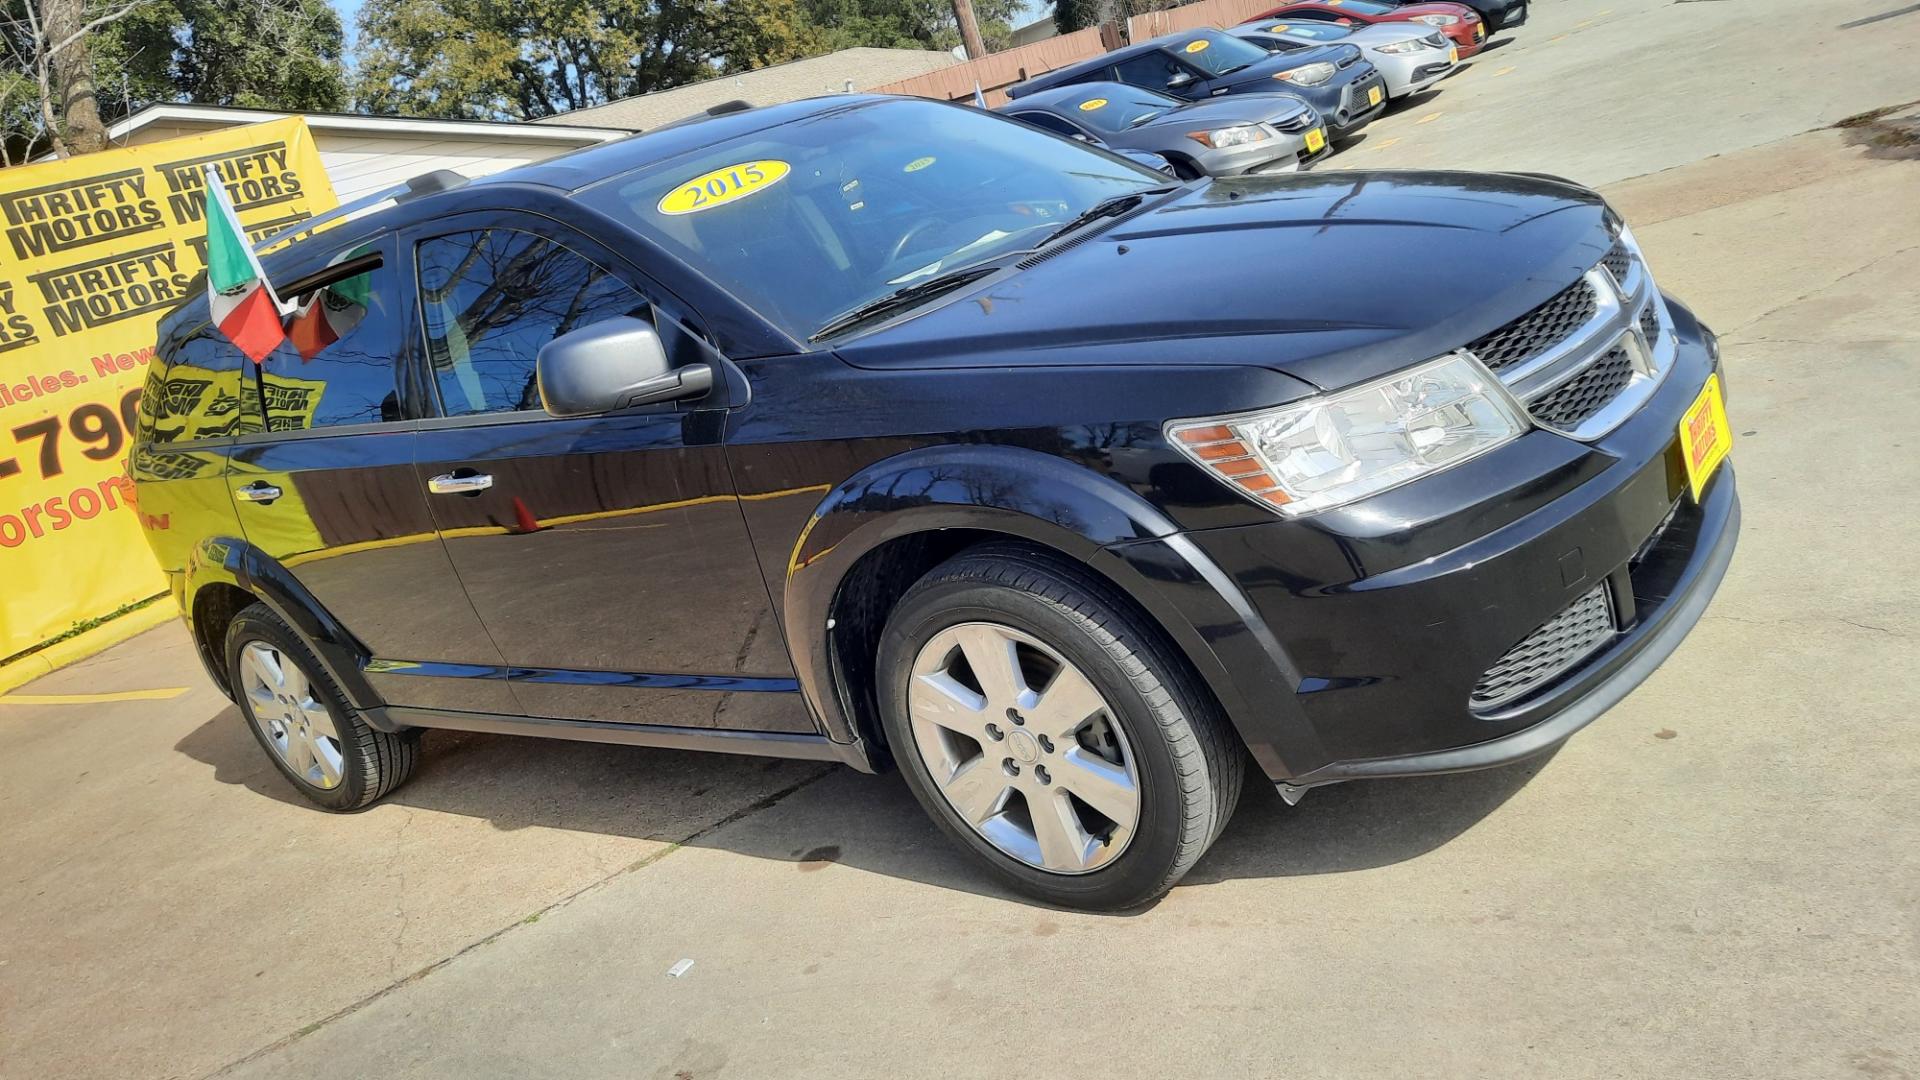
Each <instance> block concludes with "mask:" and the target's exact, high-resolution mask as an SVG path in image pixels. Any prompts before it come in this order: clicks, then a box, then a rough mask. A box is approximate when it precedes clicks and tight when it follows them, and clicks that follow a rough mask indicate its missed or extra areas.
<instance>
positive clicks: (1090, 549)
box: [783, 446, 1232, 769]
mask: <svg viewBox="0 0 1920 1080" xmlns="http://www.w3.org/2000/svg"><path fill="white" fill-rule="evenodd" d="M1176 532H1177V528H1176V527H1175V525H1174V523H1173V522H1172V521H1171V520H1170V519H1168V518H1167V517H1166V516H1165V515H1163V514H1162V513H1160V511H1159V510H1157V509H1156V508H1154V507H1153V506H1152V504H1150V503H1148V502H1147V501H1146V500H1145V499H1143V498H1141V497H1140V496H1139V495H1138V494H1136V493H1134V492H1133V491H1132V490H1130V489H1128V488H1127V487H1125V486H1123V485H1122V484H1120V483H1119V482H1118V481H1115V480H1113V479H1111V478H1110V477H1107V476H1104V475H1102V474H1100V473H1096V472H1094V471H1093V470H1091V469H1087V468H1085V467H1083V466H1080V465H1077V464H1074V463H1072V462H1069V461H1067V460H1065V459H1062V458H1059V457H1055V456H1052V455H1048V454H1042V453H1039V452H1037V451H1031V450H1024V449H1018V448H1011V447H983V446H939V447H928V448H925V449H922V450H916V451H910V452H908V453H906V454H902V455H898V456H896V457H893V458H888V459H886V460H884V461H881V462H877V463H875V464H874V465H871V466H869V467H868V468H867V469H864V470H862V471H861V472H860V473H859V474H857V475H855V476H854V477H852V478H850V479H849V480H847V481H846V482H844V483H842V484H840V485H839V486H838V487H836V488H835V489H834V490H833V491H832V492H830V493H828V495H827V496H826V497H825V498H824V499H822V501H821V503H820V505H819V507H818V508H816V510H815V512H814V514H813V516H812V518H811V519H810V521H809V523H808V526H807V528H806V529H805V530H804V531H803V532H802V534H801V536H800V538H799V539H798V541H797V542H796V544H795V546H794V549H793V551H792V553H791V555H790V557H789V559H788V562H787V578H786V582H785V588H784V596H785V599H786V603H785V605H784V608H783V628H784V629H785V631H786V634H787V641H788V642H789V645H790V652H791V654H792V656H793V662H794V667H795V670H796V672H797V673H798V675H799V678H800V684H801V687H802V689H803V691H804V692H805V693H806V695H807V698H808V701H809V703H810V705H811V706H812V707H813V709H814V711H815V716H816V717H817V718H818V719H819V720H820V723H821V725H822V729H823V730H824V732H825V733H826V735H827V736H828V738H830V739H832V740H833V741H835V742H837V743H844V744H849V745H850V746H851V747H852V748H853V751H854V752H853V754H852V755H850V756H851V757H852V758H853V759H854V760H855V761H856V763H865V765H866V766H867V767H868V768H869V769H877V768H879V767H881V766H883V765H884V764H885V763H886V760H887V754H886V748H885V744H884V739H883V738H882V736H881V735H880V726H879V723H878V720H879V711H878V710H879V705H878V701H877V699H876V697H875V694H874V689H873V686H874V679H873V676H874V673H875V657H874V652H875V649H876V648H877V645H878V642H879V634H880V631H881V630H882V629H883V628H884V627H885V625H886V619H887V616H888V615H889V614H890V613H891V611H892V609H893V606H894V605H895V604H896V603H897V602H898V601H899V599H900V597H901V596H903V595H904V594H905V593H906V591H907V589H908V588H909V587H910V586H912V584H913V583H914V582H915V581H917V580H919V579H920V577H921V576H923V575H924V574H925V573H926V572H927V571H928V570H931V569H932V568H933V567H935V566H937V565H939V564H940V563H941V562H944V561H945V560H947V559H949V558H951V557H953V556H954V555H956V554H958V553H959V552H961V551H964V550H966V549H968V548H971V547H975V546H978V545H980V544H984V543H993V542H1012V543H1018V544H1020V545H1022V546H1024V547H1027V548H1029V549H1031V550H1033V551H1035V552H1037V553H1040V554H1043V555H1046V556H1049V557H1052V558H1055V559H1059V560H1063V561H1065V562H1067V563H1069V564H1072V565H1075V566H1077V567H1079V568H1081V569H1083V570H1086V571H1090V572H1091V573H1092V574H1094V575H1095V577H1097V578H1098V579H1099V580H1100V581H1101V582H1102V583H1103V584H1104V585H1106V586H1107V587H1108V588H1110V589H1111V590H1112V591H1113V592H1114V594H1115V595H1116V596H1117V597H1119V598H1120V599H1122V600H1124V601H1125V602H1127V603H1129V604H1131V605H1133V606H1134V607H1135V608H1137V609H1138V610H1139V611H1140V613H1141V614H1143V615H1144V616H1145V617H1146V618H1148V619H1149V620H1151V621H1152V623H1153V624H1154V625H1155V626H1157V627H1158V628H1159V629H1160V630H1161V631H1162V632H1163V633H1165V634H1166V635H1167V637H1168V638H1169V640H1170V641H1171V642H1172V644H1173V645H1174V647H1175V649H1176V651H1177V652H1178V653H1179V654H1181V655H1182V656H1183V657H1184V658H1185V659H1186V660H1187V662H1188V663H1189V664H1190V665H1191V666H1192V668H1193V669H1194V672H1195V673H1196V674H1197V675H1198V676H1199V681H1200V683H1201V685H1202V686H1204V687H1206V688H1207V689H1208V690H1209V692H1213V693H1215V695H1216V698H1217V697H1218V696H1219V694H1218V688H1219V687H1220V686H1221V685H1222V684H1223V683H1222V680H1224V679H1225V677H1226V673H1225V671H1224V670H1223V669H1222V668H1221V666H1220V662H1219V659H1218V658H1217V657H1216V656H1215V655H1214V653H1213V650H1212V649H1211V648H1210V647H1209V646H1208V644H1207V642H1206V640H1205V638H1204V637H1203V636H1202V635H1201V633H1200V632H1199V630H1198V629H1196V628H1195V627H1194V626H1193V624H1192V623H1191V622H1189V621H1188V620H1187V619H1186V618H1185V617H1184V616H1183V615H1182V614H1181V611H1180V610H1179V608H1177V607H1176V606H1175V605H1174V604H1173V603H1172V602H1171V601H1170V600H1169V599H1168V598H1167V597H1166V596H1165V595H1163V594H1162V593H1161V592H1160V591H1159V590H1158V589H1156V588H1155V587H1154V586H1153V584H1152V582H1151V581H1150V580H1149V579H1148V578H1147V577H1146V576H1145V575H1143V574H1142V573H1141V572H1140V571H1139V570H1138V569H1137V568H1136V567H1135V565H1134V564H1133V563H1132V562H1130V561H1129V560H1127V559H1125V558H1122V557H1121V556H1119V555H1117V554H1115V553H1114V552H1113V551H1110V550H1108V548H1109V546H1110V545H1116V544H1118V545H1124V544H1126V543H1127V542H1129V541H1141V540H1149V539H1155V538H1161V537H1167V536H1170V535H1173V534H1174V533H1176ZM1221 704H1222V705H1223V706H1226V705H1227V704H1228V703H1226V702H1221ZM1228 711H1229V713H1231V711H1232V710H1231V709H1229V710H1228Z"/></svg>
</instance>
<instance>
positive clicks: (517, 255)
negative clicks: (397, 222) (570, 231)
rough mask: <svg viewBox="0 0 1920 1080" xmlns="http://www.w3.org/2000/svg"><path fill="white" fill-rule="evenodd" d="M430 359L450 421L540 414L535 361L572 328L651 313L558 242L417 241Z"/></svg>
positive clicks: (523, 235) (511, 237) (495, 236)
mask: <svg viewBox="0 0 1920 1080" xmlns="http://www.w3.org/2000/svg"><path fill="white" fill-rule="evenodd" d="M419 263H420V308H421V312H422V315H423V317H424V319H425V323H426V334H427V358H428V360H429V362H430V363H431V364H432V366H433V378H434V383H435V385H436V386H437V387H438V388H439V392H440V405H441V408H442V410H443V411H444V412H445V414H446V415H448V416H473V415H477V414H481V413H494V412H519V411H521V410H528V409H538V408H539V407H540V392H539V387H538V385H537V383H536V380H535V369H534V359H535V357H537V356H538V355H539V353H540V347H541V346H543V345H545V344H546V343H547V342H549V341H552V340H553V339H554V338H556V337H559V336H560V335H561V334H565V333H567V332H568V331H571V330H577V329H579V328H580V327H583V326H590V325H592V324H593V323H597V322H600V321H602V320H605V319H610V318H614V317H616V316H621V315H632V316H636V317H640V318H649V319H650V316H651V306H650V305H649V304H648V302H647V300H646V298H644V297H642V296H641V295H640V294H639V293H637V292H635V291H633V289H632V288H630V287H628V286H627V285H626V284H625V283H624V282H622V281H621V280H620V279H618V278H616V277H614V276H613V275H612V274H610V273H608V272H607V271H606V270H605V269H603V268H601V267H600V266H598V265H596V264H595V263H593V262H592V261H591V260H589V259H588V258H586V257H585V256H583V255H580V254H578V253H576V252H573V251H571V250H568V249H567V248H566V247H564V246H562V245H561V244H560V243H559V242H557V241H555V240H551V239H548V238H547V237H544V236H537V235H535V234H533V233H529V232H521V231H519V230H515V229H482V230H478V231H475V232H463V233H454V234H451V235H448V236H438V237H434V238H433V239H431V240H426V241H423V242H422V243H421V244H420V248H419Z"/></svg>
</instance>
